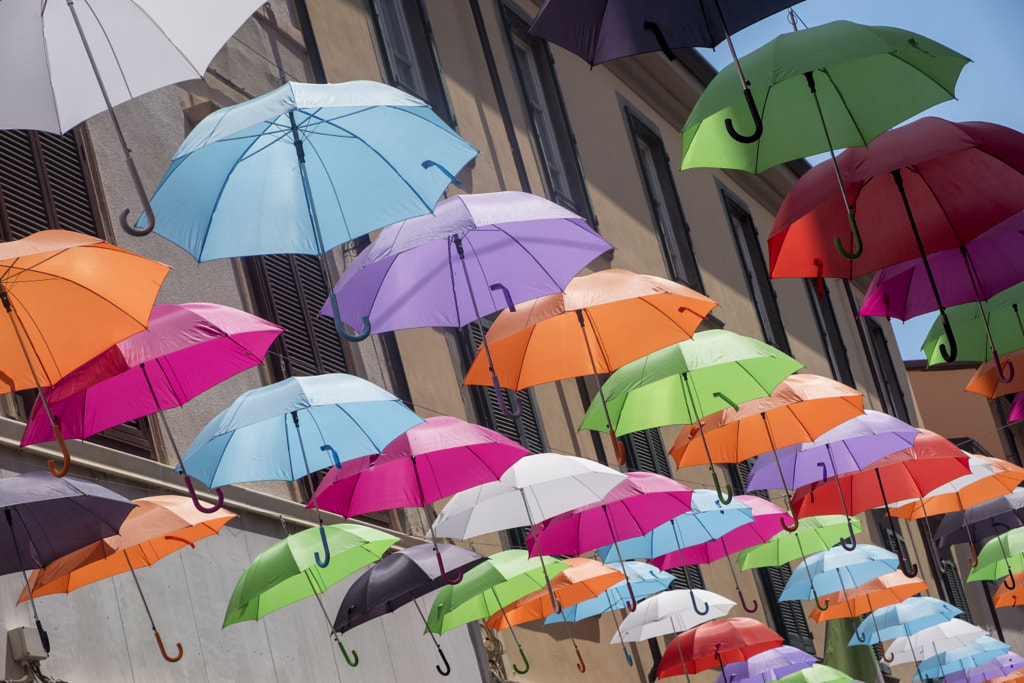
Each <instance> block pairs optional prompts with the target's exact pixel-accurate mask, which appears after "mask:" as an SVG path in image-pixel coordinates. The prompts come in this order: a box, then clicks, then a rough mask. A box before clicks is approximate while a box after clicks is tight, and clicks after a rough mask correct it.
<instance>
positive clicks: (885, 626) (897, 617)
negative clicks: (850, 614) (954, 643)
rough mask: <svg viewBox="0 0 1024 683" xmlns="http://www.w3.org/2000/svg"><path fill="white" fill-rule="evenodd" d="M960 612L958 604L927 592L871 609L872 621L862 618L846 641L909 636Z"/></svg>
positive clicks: (949, 619) (853, 644)
mask: <svg viewBox="0 0 1024 683" xmlns="http://www.w3.org/2000/svg"><path fill="white" fill-rule="evenodd" d="M886 576H889V575H886ZM904 578H905V577H904ZM962 613H963V610H961V609H960V608H959V607H954V606H953V605H951V604H949V603H948V602H945V601H943V600H939V599H937V598H931V597H928V596H915V597H911V598H907V599H906V600H903V601H901V602H897V603H895V604H892V605H886V606H883V607H880V608H878V609H876V610H873V614H872V621H863V622H861V624H860V626H858V627H857V632H856V633H855V634H854V637H853V638H850V643H849V645H850V646H851V647H854V646H856V645H858V644H861V643H865V644H867V645H873V644H874V643H878V642H881V641H883V640H892V639H894V638H899V637H901V636H907V637H908V638H909V637H910V636H911V635H913V634H915V633H917V632H918V631H923V630H924V629H926V628H929V627H930V626H936V625H938V624H944V623H946V622H947V621H951V620H952V619H953V618H954V617H956V615H958V614H962Z"/></svg>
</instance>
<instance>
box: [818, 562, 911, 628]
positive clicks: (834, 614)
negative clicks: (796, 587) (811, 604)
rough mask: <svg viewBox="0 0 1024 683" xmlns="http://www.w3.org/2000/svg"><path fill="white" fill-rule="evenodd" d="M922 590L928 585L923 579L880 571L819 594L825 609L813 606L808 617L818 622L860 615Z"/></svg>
mask: <svg viewBox="0 0 1024 683" xmlns="http://www.w3.org/2000/svg"><path fill="white" fill-rule="evenodd" d="M926 590H928V584H927V583H925V582H924V580H923V579H920V578H916V577H915V578H909V577H906V576H904V575H903V572H900V571H895V572H891V573H889V574H883V575H882V576H879V577H878V578H877V579H872V580H871V581H868V582H867V583H865V584H862V585H860V586H858V587H857V588H852V589H850V590H847V591H846V592H845V593H843V592H838V593H832V594H830V595H826V596H823V599H824V600H825V601H826V602H825V604H827V605H828V608H827V609H825V610H820V609H818V608H817V607H815V608H814V610H812V611H811V619H814V620H815V621H817V622H818V623H821V622H823V621H828V620H830V619H841V618H843V617H856V616H860V615H862V614H867V613H868V612H873V611H874V610H876V609H879V608H881V607H885V606H886V605H895V604H896V603H898V602H903V601H904V600H906V599H907V598H909V597H912V596H914V595H917V594H918V593H921V592H922V591H926Z"/></svg>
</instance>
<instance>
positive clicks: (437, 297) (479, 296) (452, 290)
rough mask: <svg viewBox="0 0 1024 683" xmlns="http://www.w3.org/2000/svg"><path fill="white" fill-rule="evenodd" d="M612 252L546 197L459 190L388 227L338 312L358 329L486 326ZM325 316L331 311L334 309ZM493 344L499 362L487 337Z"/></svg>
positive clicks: (355, 270) (361, 259)
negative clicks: (484, 319)
mask: <svg viewBox="0 0 1024 683" xmlns="http://www.w3.org/2000/svg"><path fill="white" fill-rule="evenodd" d="M612 248H613V247H612V245H611V244H609V243H608V241H607V240H605V239H604V238H603V237H601V236H600V235H598V234H597V233H596V232H594V230H593V229H592V228H591V227H590V226H588V225H587V223H586V221H584V220H583V219H582V218H580V217H579V216H577V215H576V214H574V213H572V212H571V211H569V210H567V209H564V208H562V207H561V206H558V205H557V204H554V203H552V202H549V201H548V200H546V199H543V198H541V197H537V196H535V195H532V194H526V193H524V192H492V193H488V194H475V195H458V196H456V197H452V198H450V199H445V200H443V201H441V202H438V204H437V207H436V208H435V209H434V213H433V214H429V215H426V216H419V217H417V218H410V219H409V220H406V221H402V222H400V223H395V224H393V225H389V226H388V227H386V228H384V229H383V230H382V231H381V233H380V235H379V236H378V237H377V239H376V240H374V241H373V243H372V244H371V245H370V246H369V247H367V248H366V249H365V250H363V252H362V253H361V254H359V256H358V257H356V259H355V260H354V261H353V262H352V263H351V264H350V265H349V267H348V268H347V269H346V270H345V272H344V273H343V274H342V276H341V278H340V279H339V280H338V283H337V284H336V285H335V286H334V293H335V294H336V295H337V299H338V315H339V316H340V317H341V320H342V321H343V322H345V323H348V324H349V325H354V326H355V327H357V328H365V325H364V324H363V323H362V322H361V321H362V320H363V317H364V316H366V317H367V318H368V319H369V325H370V329H372V330H373V331H374V332H389V331H392V330H404V329H409V328H414V327H464V326H465V325H468V324H469V323H470V322H472V321H473V320H476V321H477V322H478V324H479V321H480V318H481V316H485V315H490V314H491V313H494V312H495V311H499V310H501V309H503V308H505V307H508V308H509V309H510V310H514V309H515V305H514V304H516V303H521V302H523V301H529V300H530V299H536V298H537V297H540V296H545V295H547V294H554V293H556V292H561V291H562V290H563V289H564V288H565V286H566V285H567V284H568V283H569V281H570V280H571V279H572V278H573V277H574V276H575V275H576V274H577V273H579V272H580V271H581V270H583V268H585V267H586V266H587V265H588V264H590V262H591V261H593V260H594V259H595V258H597V257H598V256H600V255H601V254H603V253H604V252H606V251H609V250H610V249H612ZM320 312H321V313H322V314H323V315H331V310H330V306H329V305H325V306H324V308H323V309H322V310H321V311H320ZM481 336H484V335H483V330H482V329H481ZM484 349H485V350H486V351H487V356H488V360H490V349H489V348H488V347H487V339H486V337H485V336H484ZM491 365H492V370H491V374H492V376H493V375H494V370H493V364H491ZM493 379H494V386H495V390H496V391H497V392H498V396H499V401H501V398H500V397H502V396H503V392H502V391H501V389H500V387H499V385H498V379H497V377H493ZM501 408H502V411H503V412H504V411H506V410H507V408H506V407H505V405H504V403H501ZM509 415H510V416H512V414H511V413H509ZM515 416H516V417H517V416H518V411H517V413H516V414H515Z"/></svg>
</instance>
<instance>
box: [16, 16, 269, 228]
mask: <svg viewBox="0 0 1024 683" xmlns="http://www.w3.org/2000/svg"><path fill="white" fill-rule="evenodd" d="M263 2H264V0H216V1H215V2H211V1H210V0H77V3H78V4H79V6H80V7H81V9H82V11H81V12H78V11H77V10H76V7H75V0H56V1H50V2H47V1H46V0H16V1H13V2H0V64H4V65H6V68H4V69H0V92H3V93H4V97H3V102H2V104H0V128H2V129H32V130H42V131H49V132H53V133H63V132H65V131H68V130H70V129H71V128H74V127H75V126H76V125H78V124H79V123H81V122H82V121H84V120H85V119H87V118H89V117H91V116H94V115H95V114H98V113H100V112H102V111H103V110H104V109H107V110H109V111H110V114H111V116H112V117H113V116H114V110H113V108H114V106H115V105H118V104H120V103H122V102H127V101H128V100H130V99H132V98H134V97H138V96H139V95H142V94H144V93H147V92H150V91H151V90H156V89H157V88H161V87H163V86H165V85H170V84H172V83H179V82H181V81H186V80H191V79H194V78H202V77H203V74H204V73H205V72H206V67H207V66H208V65H209V63H210V61H211V60H212V59H213V57H214V55H216V54H217V52H218V51H219V50H220V49H221V47H223V45H224V43H225V42H226V41H227V40H228V39H229V38H230V37H231V35H232V34H233V33H234V32H235V31H237V30H238V27H239V26H241V25H242V23H243V22H244V21H245V20H246V19H248V18H249V16H250V15H251V14H252V13H253V12H255V11H256V9H257V8H258V7H259V6H260V5H262V4H263ZM114 127H115V129H116V131H117V134H118V137H119V138H120V141H121V146H122V148H123V149H124V153H125V160H126V161H127V162H128V169H129V171H130V172H131V175H132V180H133V181H134V183H135V186H136V189H137V190H138V191H139V195H140V198H141V199H142V201H143V205H144V206H145V207H146V212H147V216H148V217H149V226H147V228H146V229H145V230H144V232H143V233H142V234H145V233H148V232H149V231H151V230H152V225H153V215H152V210H151V209H150V208H149V202H148V200H147V198H146V193H145V190H144V189H143V188H142V183H141V181H140V180H139V177H138V172H137V171H136V170H135V163H134V161H133V160H132V158H131V152H130V150H129V149H128V146H127V143H126V142H125V139H124V135H123V134H122V133H121V127H120V125H119V124H118V122H117V118H116V117H115V118H114ZM125 213H127V211H125ZM121 225H122V226H123V227H124V228H125V229H128V223H127V221H126V220H125V217H124V215H122V216H121Z"/></svg>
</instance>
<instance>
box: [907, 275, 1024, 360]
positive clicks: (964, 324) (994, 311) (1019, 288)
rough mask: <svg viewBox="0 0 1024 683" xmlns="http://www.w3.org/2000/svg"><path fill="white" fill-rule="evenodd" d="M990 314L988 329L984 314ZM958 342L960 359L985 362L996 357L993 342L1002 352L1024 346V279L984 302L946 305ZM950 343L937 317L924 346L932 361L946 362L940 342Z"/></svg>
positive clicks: (957, 357)
mask: <svg viewBox="0 0 1024 683" xmlns="http://www.w3.org/2000/svg"><path fill="white" fill-rule="evenodd" d="M982 309H984V313H985V314H986V315H987V316H988V329H987V330H986V326H985V320H984V319H983V318H982ZM946 316H947V317H948V318H949V324H950V327H951V328H952V329H953V336H954V337H956V342H957V355H956V359H957V360H966V361H976V362H979V363H980V362H984V361H987V360H990V359H991V358H992V350H993V349H992V345H993V344H994V345H995V350H996V351H998V352H999V354H1000V355H1001V354H1004V353H1008V352H1010V351H1017V350H1019V349H1024V283H1021V284H1018V285H1014V286H1013V287H1010V288H1009V289H1006V290H1003V291H1002V292H999V294H996V295H995V296H994V297H992V298H991V299H989V300H988V301H985V302H983V303H981V304H977V303H969V304H960V305H959V306H951V307H949V308H947V309H946ZM941 344H945V345H946V346H947V347H948V346H949V342H948V339H947V336H946V331H945V329H944V328H943V326H942V323H941V321H940V320H939V319H938V318H936V320H935V322H934V323H933V324H932V326H931V329H929V330H928V336H926V337H925V339H924V342H923V343H922V344H921V350H922V351H924V353H925V356H926V357H927V358H928V365H933V364H935V363H942V362H943V360H944V359H943V358H942V354H941V353H940V351H939V346H940V345H941Z"/></svg>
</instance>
